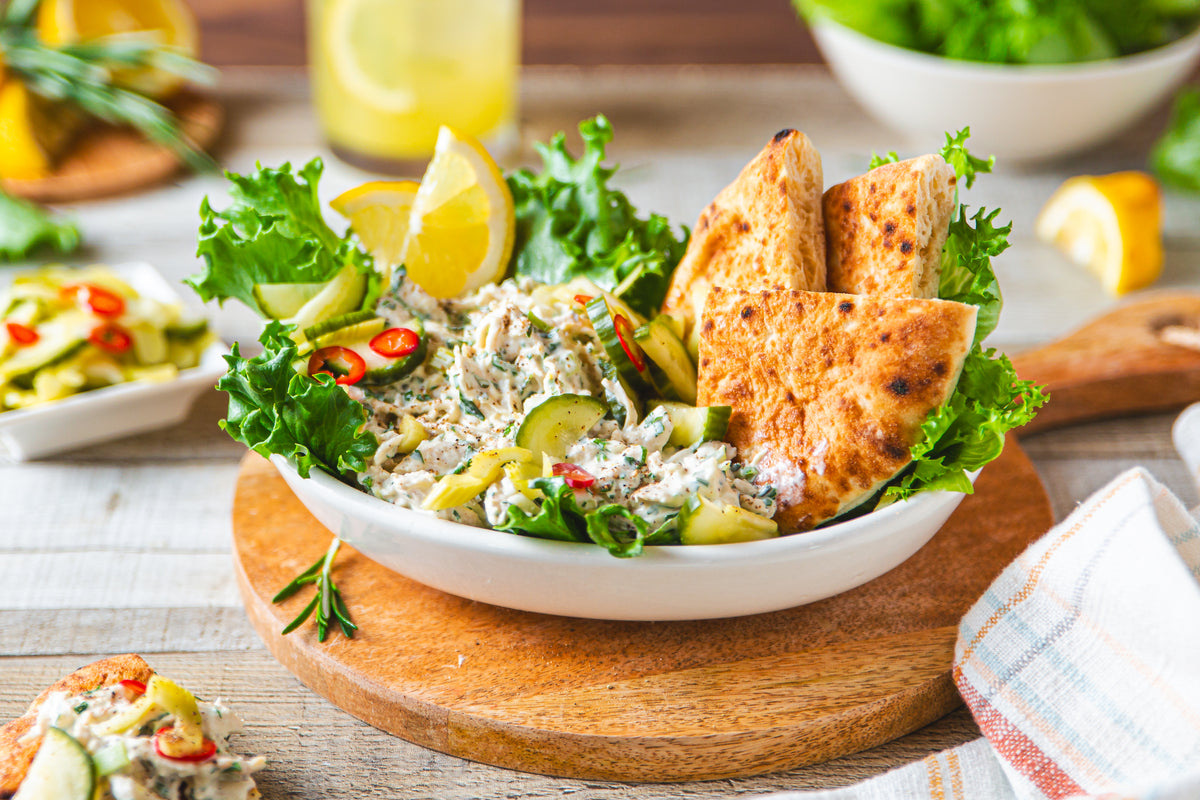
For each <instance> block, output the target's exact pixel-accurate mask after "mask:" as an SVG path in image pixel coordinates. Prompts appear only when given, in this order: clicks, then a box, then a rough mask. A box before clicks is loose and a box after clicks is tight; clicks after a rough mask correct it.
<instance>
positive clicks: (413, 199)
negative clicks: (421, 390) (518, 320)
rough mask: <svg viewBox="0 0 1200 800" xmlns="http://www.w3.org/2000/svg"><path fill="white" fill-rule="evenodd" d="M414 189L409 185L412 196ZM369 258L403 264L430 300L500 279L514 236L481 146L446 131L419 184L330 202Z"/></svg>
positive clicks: (506, 196)
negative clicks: (369, 255) (345, 220)
mask: <svg viewBox="0 0 1200 800" xmlns="http://www.w3.org/2000/svg"><path fill="white" fill-rule="evenodd" d="M414 186H416V188H415V190H414V188H413V187H414ZM332 205H333V207H334V209H335V210H337V211H338V212H340V213H342V214H344V215H346V216H347V217H349V218H350V221H351V225H352V226H353V228H354V230H355V232H357V233H358V236H359V238H360V239H362V241H363V244H364V245H365V246H366V247H367V249H368V250H370V251H371V254H372V255H374V256H375V257H376V258H378V259H380V260H381V261H383V262H385V263H388V264H392V265H396V264H403V265H404V266H405V268H406V269H407V271H408V277H410V278H411V279H412V280H413V281H415V282H416V283H417V285H418V286H420V287H421V288H422V289H424V290H425V291H426V292H428V293H429V294H430V295H432V296H434V297H437V298H447V297H454V296H456V295H459V294H462V293H463V292H467V291H470V290H472V289H478V288H479V287H480V286H482V285H484V284H485V283H490V282H494V281H497V280H499V279H500V278H502V277H504V273H505V271H506V270H507V269H508V259H509V257H510V256H511V255H512V248H513V239H514V238H515V231H516V217H515V214H514V212H513V199H512V193H511V192H510V191H509V189H508V184H507V183H505V182H504V176H503V175H501V174H500V168H499V167H498V166H496V162H495V161H493V160H492V157H491V156H490V155H488V152H487V150H485V149H484V148H483V145H481V144H479V142H477V141H476V140H475V139H473V138H471V137H469V136H463V135H461V134H459V133H456V132H455V131H453V130H451V129H450V128H447V127H442V129H441V130H440V131H439V132H438V139H437V147H436V148H435V150H434V153H433V159H432V160H431V161H430V162H429V166H428V167H427V168H426V169H425V176H424V177H423V178H422V179H421V183H420V184H419V185H417V184H413V183H412V182H411V181H398V182H374V183H367V184H364V185H362V186H360V187H358V188H357V189H351V190H350V191H348V192H346V193H344V194H342V195H341V196H339V197H338V198H337V199H336V200H334V201H333V204H332Z"/></svg>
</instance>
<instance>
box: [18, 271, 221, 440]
mask: <svg viewBox="0 0 1200 800" xmlns="http://www.w3.org/2000/svg"><path fill="white" fill-rule="evenodd" d="M111 269H112V270H113V271H114V272H116V273H117V274H118V275H120V276H121V277H122V278H123V279H125V280H126V281H128V282H129V284H130V285H132V286H133V287H134V288H135V289H137V291H138V292H139V293H141V294H143V295H146V296H147V297H153V298H154V299H156V300H162V301H164V302H172V303H176V302H179V299H180V298H179V294H178V293H177V292H176V291H175V290H174V289H173V288H172V287H171V285H170V284H169V283H167V281H166V280H165V279H164V278H163V277H162V275H161V274H159V272H158V270H156V269H154V267H152V266H151V265H149V264H146V263H140V262H139V263H130V264H122V265H119V266H115V267H111ZM227 352H229V350H228V348H227V347H225V345H224V344H222V343H221V342H219V341H218V342H214V343H213V344H212V345H210V346H209V347H208V348H207V349H205V351H204V353H203V354H202V356H201V358H200V364H199V365H198V366H196V367H193V368H191V369H185V370H180V372H179V376H178V377H177V378H175V379H174V380H171V381H167V382H165V383H152V382H149V381H131V382H129V383H121V384H116V385H113V386H106V387H104V388H102V389H94V390H92V391H89V392H83V393H81V394H77V395H73V396H71V397H68V398H65V399H63V400H58V401H56V402H53V403H47V404H45V405H40V406H34V407H32V408H23V409H18V410H15V411H5V412H0V456H4V457H7V458H8V459H10V460H13V461H29V460H32V459H36V458H42V457H45V456H48V455H52V454H54V453H61V452H63V451H66V450H74V449H77V448H80V447H85V446H87V445H91V444H95V443H97V442H102V441H106V440H109V439H117V438H121V437H123V436H130V435H132V434H135V433H143V432H145V431H150V430H155V429H156V428H164V427H167V426H170V425H174V424H177V423H179V422H181V421H182V420H183V419H184V418H186V417H187V414H188V411H189V410H190V409H191V407H192V403H193V402H194V401H195V400H196V398H197V397H199V396H200V394H201V392H203V391H205V390H207V389H211V388H212V387H213V385H214V384H215V383H216V381H217V379H218V378H219V377H220V376H221V375H224V374H225V369H226V366H225V361H224V359H223V358H222V356H223V355H224V354H225V353H227Z"/></svg>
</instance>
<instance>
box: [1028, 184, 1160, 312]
mask: <svg viewBox="0 0 1200 800" xmlns="http://www.w3.org/2000/svg"><path fill="white" fill-rule="evenodd" d="M1034 233H1035V234H1036V235H1037V237H1038V238H1039V239H1041V240H1042V241H1044V242H1047V243H1049V244H1052V245H1054V246H1055V247H1057V248H1058V249H1059V250H1061V251H1062V252H1063V253H1064V254H1066V256H1067V257H1068V258H1069V259H1070V260H1071V261H1073V262H1074V263H1076V264H1078V265H1079V266H1081V267H1085V268H1087V269H1089V270H1091V271H1092V272H1093V273H1095V275H1096V276H1097V277H1098V278H1099V279H1100V282H1101V283H1102V284H1103V286H1104V288H1105V289H1107V290H1108V291H1109V292H1110V293H1111V294H1114V295H1121V294H1125V293H1126V292H1130V291H1133V290H1134V289H1141V288H1143V287H1145V286H1149V285H1150V284H1152V283H1154V281H1155V280H1157V279H1158V276H1159V275H1160V274H1161V273H1162V263H1163V246H1162V193H1161V192H1160V190H1159V188H1158V184H1157V183H1156V182H1155V180H1154V179H1153V178H1151V177H1150V176H1149V175H1147V174H1146V173H1144V172H1136V171H1130V172H1117V173H1113V174H1112V175H1100V176H1093V175H1082V176H1079V177H1076V178H1070V179H1068V180H1067V181H1065V182H1064V183H1063V185H1062V186H1060V187H1059V189H1058V190H1057V191H1056V192H1055V193H1054V194H1053V195H1052V196H1051V198H1050V199H1049V200H1048V201H1047V202H1046V205H1045V206H1044V207H1043V208H1042V211H1041V213H1040V214H1039V215H1038V218H1037V223H1036V224H1035V226H1034Z"/></svg>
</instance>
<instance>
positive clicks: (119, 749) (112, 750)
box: [92, 739, 130, 777]
mask: <svg viewBox="0 0 1200 800" xmlns="http://www.w3.org/2000/svg"><path fill="white" fill-rule="evenodd" d="M92 762H93V763H94V764H95V765H96V774H97V775H99V776H101V777H104V776H105V775H112V774H113V773H114V772H120V771H121V770H123V769H125V768H126V767H128V766H129V764H130V761H129V751H128V750H126V749H125V743H124V742H122V741H121V740H120V739H114V740H113V741H111V742H109V743H108V744H106V745H105V746H104V747H102V748H101V749H100V750H97V751H96V755H94V756H92Z"/></svg>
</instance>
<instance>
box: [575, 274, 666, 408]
mask: <svg viewBox="0 0 1200 800" xmlns="http://www.w3.org/2000/svg"><path fill="white" fill-rule="evenodd" d="M617 313H618V314H620V312H617ZM587 315H588V319H590V320H591V321H592V327H593V328H594V329H595V330H596V336H598V337H599V338H600V344H601V345H603V346H604V352H605V353H606V354H607V355H608V358H609V360H610V361H612V363H613V366H615V367H616V368H617V374H618V375H619V376H620V377H622V378H623V379H624V380H625V383H626V385H628V386H629V387H630V388H631V389H632V390H633V391H634V392H635V393H642V392H645V393H650V394H657V390H656V388H655V386H654V383H653V379H652V378H651V377H650V371H649V369H648V367H649V365H648V364H647V363H645V355H644V354H642V355H641V357H642V359H643V364H642V369H640V370H639V369H638V368H637V365H636V364H634V363H633V360H632V359H630V357H629V353H628V352H627V351H626V349H625V348H626V347H627V346H628V347H629V348H630V349H632V350H634V351H635V352H634V354H635V355H639V353H638V352H637V351H638V350H639V349H640V348H639V347H638V344H637V342H635V341H634V340H633V330H634V329H633V323H632V322H631V323H630V326H629V329H628V332H627V333H626V340H625V343H624V344H622V343H621V337H619V336H618V335H617V328H616V324H617V323H616V315H614V314H613V313H612V312H610V311H609V308H608V301H607V300H605V299H604V298H603V297H596V298H593V299H592V300H590V301H589V302H588V304H587ZM622 316H623V315H622Z"/></svg>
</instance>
